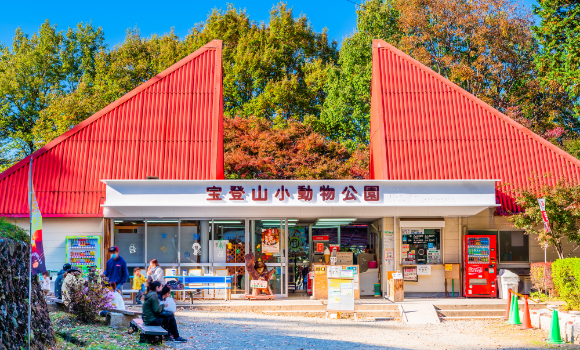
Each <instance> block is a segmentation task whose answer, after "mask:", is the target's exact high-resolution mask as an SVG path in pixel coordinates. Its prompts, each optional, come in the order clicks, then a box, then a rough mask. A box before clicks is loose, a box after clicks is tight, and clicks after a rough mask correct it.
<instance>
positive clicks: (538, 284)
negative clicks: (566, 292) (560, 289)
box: [530, 262, 555, 294]
mask: <svg viewBox="0 0 580 350" xmlns="http://www.w3.org/2000/svg"><path fill="white" fill-rule="evenodd" d="M544 271H545V273H546V280H544ZM530 273H531V279H532V287H533V289H535V290H537V291H539V292H540V293H545V294H553V293H554V292H555V290H554V282H553V281H552V262H546V263H543V262H538V263H532V264H530Z"/></svg>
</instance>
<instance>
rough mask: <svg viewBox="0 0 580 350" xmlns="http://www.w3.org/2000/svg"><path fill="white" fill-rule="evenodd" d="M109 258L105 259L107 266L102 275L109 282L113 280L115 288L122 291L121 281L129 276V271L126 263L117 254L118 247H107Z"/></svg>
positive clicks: (123, 281) (124, 280)
mask: <svg viewBox="0 0 580 350" xmlns="http://www.w3.org/2000/svg"><path fill="white" fill-rule="evenodd" d="M108 251H109V253H110V254H111V258H110V259H109V260H108V261H107V268H106V269H105V272H104V275H105V276H107V278H108V279H109V283H111V282H115V284H116V285H117V288H116V289H117V290H119V291H120V292H121V293H123V283H125V282H126V281H127V278H129V271H128V270H127V263H126V262H125V259H123V258H122V257H121V256H120V255H119V248H117V247H116V246H113V247H111V248H109V250H108Z"/></svg>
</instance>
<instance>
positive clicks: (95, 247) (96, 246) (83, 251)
mask: <svg viewBox="0 0 580 350" xmlns="http://www.w3.org/2000/svg"><path fill="white" fill-rule="evenodd" d="M66 262H67V263H70V264H71V265H73V266H76V267H77V268H83V267H85V266H86V267H89V266H96V267H97V268H98V267H99V266H101V237H99V236H67V237H66Z"/></svg>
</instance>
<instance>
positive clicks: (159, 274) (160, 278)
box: [147, 259, 165, 286]
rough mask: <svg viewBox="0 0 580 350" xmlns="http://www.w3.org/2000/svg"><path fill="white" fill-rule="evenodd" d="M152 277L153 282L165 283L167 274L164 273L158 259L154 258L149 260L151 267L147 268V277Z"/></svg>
mask: <svg viewBox="0 0 580 350" xmlns="http://www.w3.org/2000/svg"><path fill="white" fill-rule="evenodd" d="M149 277H151V280H152V281H153V282H155V281H157V282H159V283H161V285H162V286H163V285H165V276H164V275H163V269H162V268H161V267H159V263H158V262H157V259H152V260H151V261H150V262H149V267H148V268H147V278H149Z"/></svg>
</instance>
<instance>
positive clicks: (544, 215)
mask: <svg viewBox="0 0 580 350" xmlns="http://www.w3.org/2000/svg"><path fill="white" fill-rule="evenodd" d="M538 204H539V205H540V211H541V212H542V220H544V233H548V232H550V220H548V214H547V213H546V198H538ZM547 248H548V245H547V243H546V241H545V240H544V290H545V291H546V292H547V291H548V289H547V285H546V263H547V262H548V261H547V260H548V259H547V254H546V250H547Z"/></svg>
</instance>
